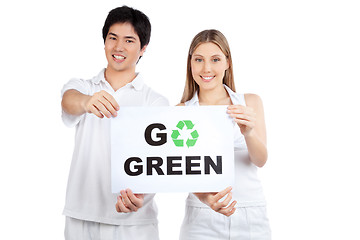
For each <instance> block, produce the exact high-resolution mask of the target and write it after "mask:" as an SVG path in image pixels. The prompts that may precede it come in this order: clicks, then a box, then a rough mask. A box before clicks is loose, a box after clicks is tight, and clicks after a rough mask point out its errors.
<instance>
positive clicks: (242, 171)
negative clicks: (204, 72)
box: [185, 85, 266, 207]
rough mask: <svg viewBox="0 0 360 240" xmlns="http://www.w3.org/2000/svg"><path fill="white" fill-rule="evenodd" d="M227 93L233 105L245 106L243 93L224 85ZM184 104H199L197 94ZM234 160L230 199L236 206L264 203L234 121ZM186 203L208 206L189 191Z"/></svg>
mask: <svg viewBox="0 0 360 240" xmlns="http://www.w3.org/2000/svg"><path fill="white" fill-rule="evenodd" d="M224 87H225V89H226V90H227V92H228V93H229V96H230V99H231V102H232V104H233V105H243V106H246V103H245V97H244V94H239V93H235V92H233V91H232V90H231V89H230V88H229V87H228V86H226V85H224ZM185 106H199V98H198V94H197V93H195V94H194V97H193V98H192V99H190V100H189V101H187V102H185ZM234 161H235V164H234V166H235V184H234V186H232V188H233V190H232V195H233V197H232V199H233V200H236V201H237V204H236V207H252V206H264V205H266V202H265V197H264V194H263V189H262V186H261V182H260V180H259V178H258V176H257V168H258V167H257V166H256V165H254V164H253V163H252V162H251V161H250V158H249V152H248V149H247V146H246V142H245V138H244V136H243V135H242V134H241V131H240V128H239V126H238V125H237V124H236V123H235V122H234ZM186 204H187V205H188V206H194V207H208V206H207V205H205V204H204V203H202V202H201V201H200V200H199V199H198V198H197V197H196V196H195V195H194V194H192V193H190V194H189V196H188V198H187V200H186Z"/></svg>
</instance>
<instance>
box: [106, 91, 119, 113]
mask: <svg viewBox="0 0 360 240" xmlns="http://www.w3.org/2000/svg"><path fill="white" fill-rule="evenodd" d="M104 92H105V93H104V95H103V97H104V98H105V99H106V100H107V101H108V102H109V103H110V104H111V105H112V107H113V108H114V109H115V111H119V109H120V106H119V104H118V103H117V101H116V100H115V98H114V97H113V95H111V94H110V93H108V92H106V91H104Z"/></svg>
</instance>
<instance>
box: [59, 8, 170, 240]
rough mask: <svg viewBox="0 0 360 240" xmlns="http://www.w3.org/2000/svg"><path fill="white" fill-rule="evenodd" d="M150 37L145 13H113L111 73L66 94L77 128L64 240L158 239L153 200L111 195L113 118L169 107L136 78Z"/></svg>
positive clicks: (73, 84)
mask: <svg viewBox="0 0 360 240" xmlns="http://www.w3.org/2000/svg"><path fill="white" fill-rule="evenodd" d="M150 33H151V25H150V22H149V19H148V17H147V16H146V15H145V14H143V13H142V12H140V11H138V10H136V9H133V8H130V7H127V6H123V7H119V8H115V9H113V10H111V11H110V12H109V14H108V16H107V18H106V21H105V24H104V27H103V31H102V35H103V38H104V44H105V55H106V59H107V62H108V65H107V67H106V68H105V69H103V70H101V71H100V73H99V74H98V75H97V76H95V77H94V78H92V79H89V80H83V79H71V80H70V81H69V82H68V83H67V84H65V85H64V87H63V89H62V102H61V105H62V109H63V112H62V119H63V121H64V123H65V125H67V126H69V127H73V126H76V135H75V149H74V154H73V159H72V163H71V169H70V173H69V180H68V186H67V193H66V204H65V208H64V215H65V216H66V224H65V239H74V240H79V239H136V240H142V239H144V240H145V239H149V240H150V239H151V240H154V239H155V240H156V239H159V234H158V227H157V208H156V205H155V202H154V201H153V198H154V194H133V193H132V191H131V190H130V189H126V190H122V191H121V192H120V195H117V194H112V193H111V169H110V119H109V118H111V117H116V116H117V111H118V110H119V109H120V107H121V106H167V105H169V103H168V100H167V99H166V98H164V97H163V96H161V95H160V94H158V93H156V92H154V91H153V90H152V89H150V88H149V87H148V86H147V85H145V84H144V81H143V78H142V76H141V75H140V74H139V73H136V72H135V68H136V64H137V62H138V61H139V59H140V58H141V57H142V56H143V54H144V52H145V49H146V47H147V45H148V43H149V41H150Z"/></svg>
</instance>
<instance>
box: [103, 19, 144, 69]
mask: <svg viewBox="0 0 360 240" xmlns="http://www.w3.org/2000/svg"><path fill="white" fill-rule="evenodd" d="M140 45H141V44H140V39H139V36H138V35H137V34H136V33H135V31H134V28H133V26H132V25H131V24H130V23H115V24H113V25H112V26H111V27H110V28H109V32H108V34H107V36H106V39H105V55H106V59H107V61H108V66H107V67H108V68H110V69H109V70H113V71H117V72H126V71H132V72H135V67H136V63H137V61H138V60H139V57H140V56H142V55H143V53H144V52H145V49H146V46H144V47H143V48H142V49H140Z"/></svg>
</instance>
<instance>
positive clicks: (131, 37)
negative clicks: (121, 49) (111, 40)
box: [124, 36, 136, 40]
mask: <svg viewBox="0 0 360 240" xmlns="http://www.w3.org/2000/svg"><path fill="white" fill-rule="evenodd" d="M124 38H128V39H129V38H130V39H133V40H136V38H135V37H133V36H125V37H124Z"/></svg>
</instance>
